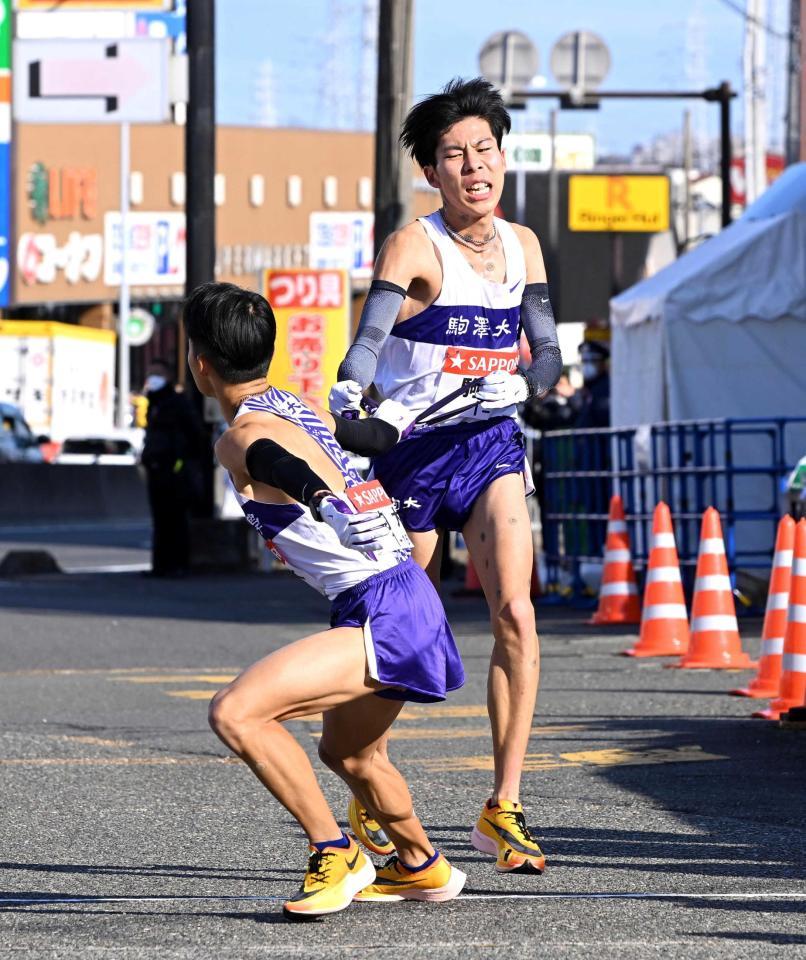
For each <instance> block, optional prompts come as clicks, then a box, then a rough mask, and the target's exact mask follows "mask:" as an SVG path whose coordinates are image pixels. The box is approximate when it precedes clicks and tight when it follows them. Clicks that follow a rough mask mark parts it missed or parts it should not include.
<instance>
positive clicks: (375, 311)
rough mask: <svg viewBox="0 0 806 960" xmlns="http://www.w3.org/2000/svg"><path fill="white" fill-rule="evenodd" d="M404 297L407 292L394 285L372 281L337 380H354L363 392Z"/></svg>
mask: <svg viewBox="0 0 806 960" xmlns="http://www.w3.org/2000/svg"><path fill="white" fill-rule="evenodd" d="M405 298H406V291H405V290H404V289H403V287H399V286H398V285H397V284H396V283H388V282H387V281H386V280H373V281H372V283H371V285H370V288H369V293H368V294H367V299H366V302H365V304H364V309H363V310H362V311H361V319H360V320H359V322H358V331H357V332H356V335H355V340H354V341H353V345H352V346H351V347H350V349H349V350H348V351H347V356H346V357H345V358H344V359H343V360H342V362H341V365H340V366H339V371H338V378H339V380H355V381H356V383H358V384H360V386H361V388H362V389H364V390H365V389H366V388H367V387H368V386H369V385H370V384H371V383H372V380H373V378H374V376H375V367H376V366H377V364H378V354H379V353H380V351H381V347H382V346H383V342H384V340H386V338H387V337H388V336H389V334H390V333H391V331H392V327H393V326H394V325H395V320H397V315H398V314H399V313H400V308H401V306H402V305H403V301H404V300H405Z"/></svg>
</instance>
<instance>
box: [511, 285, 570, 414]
mask: <svg viewBox="0 0 806 960" xmlns="http://www.w3.org/2000/svg"><path fill="white" fill-rule="evenodd" d="M521 325H522V326H523V332H524V333H525V334H526V340H527V342H528V344H529V349H530V350H531V351H532V362H531V364H529V368H528V370H524V371H523V375H524V377H526V381H527V383H528V384H529V388H530V390H531V393H532V395H533V396H538V397H541V396H543V395H544V394H546V393H548V391H549V390H551V388H552V387H553V386H554V384H555V383H556V382H557V381H558V380H559V379H560V374H561V373H562V372H563V358H562V354H561V353H560V345H559V342H558V340H557V327H556V326H555V323H554V313H553V311H552V309H551V300H549V288H548V284H546V283H527V284H526V287H525V288H524V291H523V300H522V301H521Z"/></svg>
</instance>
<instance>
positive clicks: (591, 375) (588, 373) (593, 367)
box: [582, 361, 599, 380]
mask: <svg viewBox="0 0 806 960" xmlns="http://www.w3.org/2000/svg"><path fill="white" fill-rule="evenodd" d="M598 375H599V364H598V363H591V362H590V361H587V362H586V363H583V364H582V379H583V380H595V379H596V377H597V376H598Z"/></svg>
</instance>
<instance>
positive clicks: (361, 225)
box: [308, 211, 375, 280]
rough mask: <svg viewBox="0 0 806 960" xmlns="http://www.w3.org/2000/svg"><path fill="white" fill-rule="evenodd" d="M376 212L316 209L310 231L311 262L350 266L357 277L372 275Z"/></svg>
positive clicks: (323, 265) (318, 265)
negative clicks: (342, 211) (344, 211)
mask: <svg viewBox="0 0 806 960" xmlns="http://www.w3.org/2000/svg"><path fill="white" fill-rule="evenodd" d="M374 227H375V215H374V214H372V213H363V212H360V211H356V212H355V213H341V212H337V211H316V212H314V213H312V214H311V216H310V220H309V228H308V229H309V232H308V238H309V242H308V250H309V254H308V256H309V263H310V265H311V266H312V267H314V268H315V269H317V270H332V269H342V270H349V271H350V275H351V276H352V278H353V279H354V280H358V279H367V278H369V277H371V276H372V264H373V258H374V239H375V238H374Z"/></svg>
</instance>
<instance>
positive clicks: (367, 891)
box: [355, 853, 467, 903]
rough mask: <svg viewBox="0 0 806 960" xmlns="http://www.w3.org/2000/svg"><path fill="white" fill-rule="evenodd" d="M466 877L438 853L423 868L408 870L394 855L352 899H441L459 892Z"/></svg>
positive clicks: (450, 898) (433, 900)
mask: <svg viewBox="0 0 806 960" xmlns="http://www.w3.org/2000/svg"><path fill="white" fill-rule="evenodd" d="M466 880H467V877H466V876H465V874H464V873H462V871H461V870H457V869H456V867H452V866H451V865H450V864H449V863H448V861H447V860H446V859H445V857H443V856H442V854H441V853H440V854H438V855H437V858H436V860H435V861H434V862H433V863H432V864H431V866H429V867H426V868H425V869H424V870H408V869H407V868H406V867H404V866H403V864H402V863H401V862H400V861H399V860H398V859H397V857H390V859H389V860H387V861H386V863H385V864H384V865H383V866H382V867H381V868H380V870H378V872H377V875H376V877H375V882H374V883H372V884H370V885H369V886H367V887H364V889H363V890H362V891H361V892H360V893H357V894H356V896H355V899H356V900H427V901H431V902H432V903H441V902H442V901H443V900H453V898H454V897H458V896H459V894H460V893H461V890H462V887H463V886H464V885H465V881H466Z"/></svg>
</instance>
